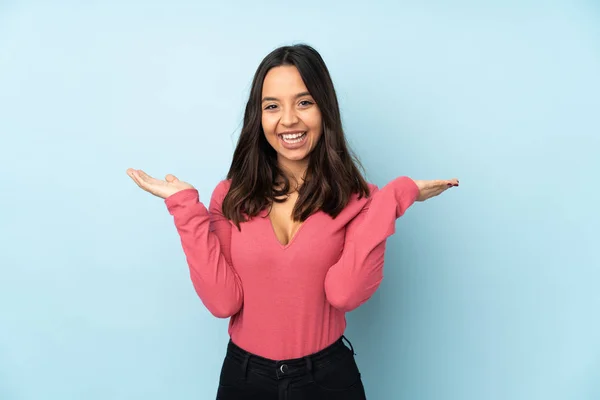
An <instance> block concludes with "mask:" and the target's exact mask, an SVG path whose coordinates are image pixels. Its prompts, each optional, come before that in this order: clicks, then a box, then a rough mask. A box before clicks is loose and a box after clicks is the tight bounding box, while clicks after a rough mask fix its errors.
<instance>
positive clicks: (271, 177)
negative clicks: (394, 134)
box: [223, 44, 369, 229]
mask: <svg viewBox="0 0 600 400" xmlns="http://www.w3.org/2000/svg"><path fill="white" fill-rule="evenodd" d="M282 65H293V66H295V67H296V68H297V69H298V71H299V72H300V76H301V77H302V80H303V81H304V84H305V85H306V88H307V89H308V91H309V92H310V94H311V96H312V97H313V99H314V100H315V102H316V103H317V106H318V107H319V109H320V111H321V115H322V120H323V134H322V135H321V137H320V139H319V141H318V143H317V144H316V146H315V148H314V149H313V151H312V152H311V153H310V155H309V163H308V170H307V172H306V177H305V180H304V183H303V184H302V186H301V187H300V188H299V189H298V200H297V201H296V205H295V207H294V212H293V218H294V220H296V221H304V220H306V218H308V217H309V216H310V215H311V214H313V213H315V212H317V211H318V210H322V211H323V212H325V213H327V214H329V215H330V216H332V217H335V216H337V215H338V214H339V213H340V212H341V211H342V210H343V208H344V207H345V206H346V205H347V204H348V201H349V200H350V196H351V195H352V194H353V193H356V194H358V196H359V197H363V196H368V195H369V187H368V185H367V182H366V181H365V179H364V178H363V176H362V175H361V173H360V171H359V169H358V166H360V163H359V161H358V160H357V159H356V157H355V156H354V154H353V153H352V152H351V150H350V149H349V146H348V143H347V141H346V137H345V135H344V131H343V129H342V120H341V116H340V109H339V105H338V100H337V96H336V93H335V89H334V87H333V82H332V80H331V76H330V75H329V70H328V69H327V66H326V65H325V62H324V61H323V59H322V58H321V56H320V54H319V53H318V52H317V51H316V50H315V49H313V48H312V47H310V46H308V45H306V44H297V45H294V46H283V47H279V48H277V49H275V50H273V51H272V52H271V53H269V54H268V55H267V56H266V57H265V58H264V59H263V60H262V62H261V63H260V65H259V66H258V69H257V70H256V73H255V75H254V79H253V81H252V87H251V89H250V96H249V99H248V102H247V104H246V111H245V113H244V125H243V127H242V131H241V134H240V137H239V139H238V142H237V146H236V149H235V151H234V153H233V160H232V162H231V167H230V169H229V172H228V173H227V179H231V187H230V189H229V192H228V193H227V195H226V196H225V199H224V200H223V215H225V217H226V218H228V219H229V220H231V221H232V222H233V223H235V225H236V226H237V227H238V229H240V222H243V221H246V219H247V217H252V216H256V215H257V214H258V213H259V212H260V211H261V210H263V209H264V208H265V207H268V206H270V204H271V203H272V202H273V201H280V200H278V198H280V197H281V196H284V195H286V194H287V193H288V191H289V189H290V182H289V179H288V178H287V177H286V176H285V174H283V173H282V171H281V169H280V168H279V166H278V164H277V153H276V151H275V149H273V148H272V147H271V145H270V144H269V143H268V142H267V139H266V138H265V135H264V132H263V129H262V122H261V121H262V107H261V97H262V89H263V81H264V79H265V76H266V75H267V72H269V70H270V69H271V68H274V67H278V66H282ZM276 181H277V182H283V183H282V185H276Z"/></svg>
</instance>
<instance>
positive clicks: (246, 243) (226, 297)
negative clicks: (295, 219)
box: [165, 176, 419, 360]
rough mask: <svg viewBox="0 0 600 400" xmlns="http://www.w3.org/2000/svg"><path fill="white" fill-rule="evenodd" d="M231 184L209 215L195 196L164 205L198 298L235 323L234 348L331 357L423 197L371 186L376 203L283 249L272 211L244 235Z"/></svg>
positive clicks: (401, 183)
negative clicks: (225, 205) (328, 351)
mask: <svg viewBox="0 0 600 400" xmlns="http://www.w3.org/2000/svg"><path fill="white" fill-rule="evenodd" d="M230 184H231V182H230V181H227V180H224V181H221V182H220V183H219V184H218V185H217V187H216V188H215V190H214V192H213V195H212V198H211V201H210V205H209V208H208V210H207V209H206V207H205V206H204V205H203V204H202V203H201V202H200V201H199V196H198V191H197V190H196V189H186V190H183V191H180V192H178V193H175V194H174V195H172V196H170V197H168V198H167V199H165V204H166V206H167V208H168V211H169V213H170V214H171V215H173V217H174V221H175V226H176V228H177V231H178V233H179V236H180V238H181V244H182V246H183V251H184V252H185V255H186V259H187V263H188V266H189V270H190V275H191V279H192V283H193V285H194V288H195V290H196V292H197V293H198V296H199V297H200V299H201V300H202V302H203V303H204V305H205V306H206V308H207V309H208V310H209V311H210V312H211V313H212V314H213V315H215V316H217V317H220V318H227V317H231V319H230V321H229V335H230V336H231V339H232V340H233V342H234V343H235V344H237V345H238V346H240V347H241V348H243V349H245V350H247V351H249V352H251V353H254V354H257V355H260V356H262V357H266V358H270V359H274V360H282V359H289V358H297V357H303V356H305V355H308V354H311V353H314V352H317V351H319V350H321V349H323V348H325V347H327V346H328V345H330V344H331V343H333V342H334V341H335V340H337V339H338V338H339V337H340V336H341V335H342V334H343V333H344V330H345V328H346V318H345V313H346V312H348V311H351V310H353V309H355V308H357V307H358V306H360V305H361V304H363V303H364V302H365V301H367V300H368V299H369V298H370V297H371V296H372V295H373V293H375V291H376V290H377V288H378V287H379V284H380V283H381V280H382V279H383V261H384V251H385V241H386V238H387V237H388V236H390V235H392V234H393V233H394V231H395V222H396V219H397V218H398V217H400V216H401V215H402V214H404V212H405V211H406V209H407V208H408V207H410V206H411V205H412V204H413V203H414V202H415V201H416V198H417V196H418V194H419V189H418V188H417V186H416V184H415V183H414V181H413V180H412V179H410V178H408V177H405V176H404V177H400V178H396V179H395V180H393V181H392V182H390V183H389V184H388V185H386V186H384V187H383V188H382V189H381V190H378V188H377V187H376V186H375V185H371V184H370V185H369V187H370V188H371V193H372V195H371V197H370V198H368V199H366V198H362V199H358V196H356V195H355V196H353V197H352V199H351V201H350V202H349V203H348V205H347V206H346V208H345V209H344V210H343V211H342V212H341V213H340V214H339V215H338V216H337V217H336V218H335V219H333V218H331V217H330V216H329V215H327V214H326V213H324V212H322V211H319V212H317V213H315V214H313V215H311V216H310V217H309V218H308V219H307V220H306V221H305V222H304V223H303V224H302V225H301V226H300V228H299V229H298V231H297V232H296V234H295V236H294V237H293V238H292V240H291V241H290V243H288V244H287V245H285V246H284V245H282V244H281V243H280V242H279V240H278V239H277V237H276V236H275V232H274V231H273V226H272V224H271V221H270V219H269V217H268V215H267V211H266V210H265V211H263V212H262V213H261V214H260V215H259V216H257V217H255V218H253V219H252V220H250V221H248V222H245V223H242V224H241V228H242V229H241V231H238V229H237V228H236V227H235V226H234V225H233V224H232V223H231V222H230V221H228V220H227V219H225V217H224V216H223V214H222V212H221V204H222V202H223V198H224V197H225V195H226V194H227V191H228V190H229V187H230Z"/></svg>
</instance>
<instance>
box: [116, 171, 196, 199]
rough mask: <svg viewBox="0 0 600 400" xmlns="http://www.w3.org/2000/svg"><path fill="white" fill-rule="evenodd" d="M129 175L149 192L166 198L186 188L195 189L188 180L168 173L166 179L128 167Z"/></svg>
mask: <svg viewBox="0 0 600 400" xmlns="http://www.w3.org/2000/svg"><path fill="white" fill-rule="evenodd" d="M127 175H129V176H130V177H131V179H133V181H134V182H135V183H136V184H137V185H138V186H139V187H141V188H142V189H144V190H145V191H146V192H148V193H152V194H153V195H155V196H157V197H160V198H162V199H166V198H167V197H169V196H171V195H174V194H175V193H177V192H180V191H182V190H185V189H194V187H193V186H192V185H190V184H189V183H187V182H184V181H180V180H179V179H177V177H175V176H173V175H171V174H168V175H167V176H165V180H164V181H162V180H160V179H156V178H153V177H151V176H150V175H148V174H146V173H145V172H144V171H142V170H141V169H133V168H128V169H127Z"/></svg>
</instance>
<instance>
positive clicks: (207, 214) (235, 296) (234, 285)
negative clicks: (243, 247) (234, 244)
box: [165, 181, 244, 318]
mask: <svg viewBox="0 0 600 400" xmlns="http://www.w3.org/2000/svg"><path fill="white" fill-rule="evenodd" d="M227 190H228V182H227V181H222V182H220V183H219V185H217V187H216V188H215V190H214V192H213V195H212V197H211V201H210V205H209V210H207V209H206V207H205V206H204V205H203V204H202V203H201V202H200V201H199V197H198V191H197V190H196V189H186V190H183V191H180V192H177V193H175V194H173V195H171V196H169V197H167V198H166V199H165V204H166V205H167V208H168V210H169V213H170V214H171V215H173V217H174V222H175V226H176V228H177V232H178V233H179V236H180V238H181V245H182V247H183V251H184V253H185V255H186V259H187V263H188V266H189V269H190V277H191V279H192V283H193V285H194V289H195V290H196V293H197V294H198V296H199V297H200V299H201V300H202V302H203V304H204V305H205V306H206V308H207V309H208V310H209V311H210V312H211V313H212V314H213V315H214V316H216V317H219V318H227V317H230V316H232V315H234V314H236V313H237V312H238V311H239V310H240V309H241V307H242V303H243V298H244V295H243V290H242V283H241V281H240V278H239V276H238V275H237V273H236V272H235V269H234V268H233V266H232V264H231V224H230V222H229V221H228V220H227V219H226V218H225V217H224V216H223V213H222V211H221V205H222V204H223V198H224V197H225V195H226V194H227Z"/></svg>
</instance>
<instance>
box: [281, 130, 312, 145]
mask: <svg viewBox="0 0 600 400" xmlns="http://www.w3.org/2000/svg"><path fill="white" fill-rule="evenodd" d="M278 136H279V137H280V138H281V139H283V141H284V142H286V143H289V144H294V143H300V142H301V141H302V140H303V139H304V137H305V136H306V132H299V133H281V134H279V135H278Z"/></svg>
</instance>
